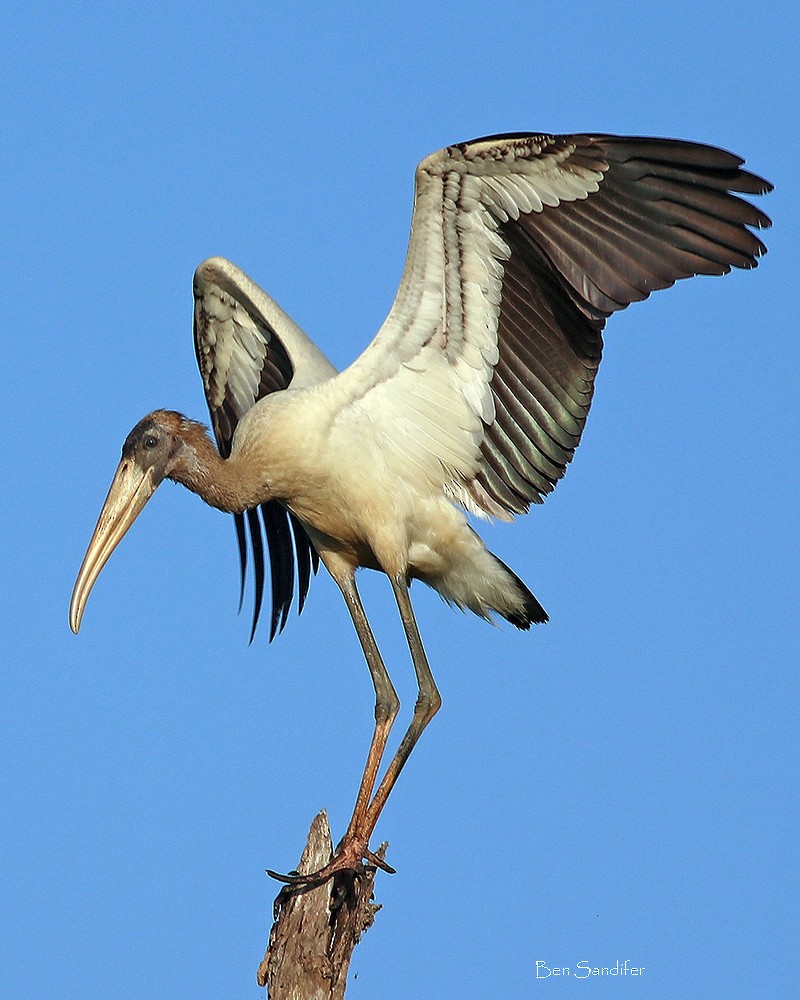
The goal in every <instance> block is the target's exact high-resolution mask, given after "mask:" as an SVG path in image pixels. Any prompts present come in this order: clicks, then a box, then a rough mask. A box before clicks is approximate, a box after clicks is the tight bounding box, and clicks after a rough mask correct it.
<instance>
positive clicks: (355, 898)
mask: <svg viewBox="0 0 800 1000" xmlns="http://www.w3.org/2000/svg"><path fill="white" fill-rule="evenodd" d="M385 850H386V844H383V845H382V846H381V848H380V850H379V851H378V856H379V857H381V858H382V857H383V856H384V853H385ZM332 854H333V846H332V842H331V831H330V826H329V825H328V815H327V813H326V812H325V810H323V811H322V812H321V813H320V814H319V815H318V816H316V817H315V818H314V820H313V822H312V824H311V829H310V830H309V832H308V842H307V844H306V847H305V850H304V851H303V855H302V857H301V858H300V864H299V865H298V866H297V870H298V871H299V872H300V873H301V874H308V873H309V872H314V871H318V870H319V869H320V868H322V867H323V866H324V865H326V864H327V863H328V861H330V859H331V856H332ZM374 879H375V870H374V868H372V867H371V866H369V867H366V866H362V868H361V869H360V870H359V872H358V873H357V874H356V875H351V874H342V875H337V876H335V877H334V878H332V879H329V880H328V881H327V882H325V883H324V884H323V885H321V886H317V887H316V888H313V889H304V890H300V891H298V890H296V889H292V888H291V887H288V886H287V887H286V888H284V889H282V890H281V892H280V893H279V894H278V897H277V899H276V900H275V922H274V923H273V925H272V929H271V931H270V934H269V944H268V946H267V950H266V952H265V954H264V960H263V961H262V962H261V965H259V967H258V974H257V977H256V978H257V981H258V985H259V986H266V987H267V996H268V997H269V1000H342V998H343V997H344V991H345V988H346V986H347V970H348V968H349V966H350V959H351V957H352V954H353V949H354V948H355V946H356V945H357V944H358V941H359V939H360V937H361V935H362V934H363V933H364V931H365V930H367V928H368V927H370V926H371V924H372V921H373V920H374V919H375V914H376V913H377V911H378V910H379V909H380V905H379V904H377V903H374V902H373V882H374Z"/></svg>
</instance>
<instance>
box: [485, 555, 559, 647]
mask: <svg viewBox="0 0 800 1000" xmlns="http://www.w3.org/2000/svg"><path fill="white" fill-rule="evenodd" d="M492 554H493V555H494V553H492ZM495 559H497V556H495ZM497 561H498V562H499V563H500V565H501V566H502V567H503V569H504V570H505V571H506V573H508V575H509V576H510V577H512V579H513V580H514V582H515V583H516V585H517V587H518V588H519V591H520V593H521V594H522V597H523V598H524V601H525V606H524V607H523V609H522V611H518V612H512V613H510V614H506V613H505V612H503V611H501V612H500V614H501V615H502V616H503V618H505V619H506V621H509V622H511V624H512V625H516V627H517V628H521V629H526V630H527V629H529V628H530V627H531V625H543V624H544V623H545V622H547V621H550V616H549V615H548V614H547V612H546V611H545V610H544V608H543V607H542V606H541V604H540V603H539V602H538V601H537V600H536V598H535V597H534V596H533V594H532V593H531V592H530V590H528V588H527V587H526V586H525V584H524V583H523V582H522V580H520V578H519V577H518V576H517V574H516V573H515V572H514V570H513V569H510V568H509V567H508V566H506V564H505V563H504V562H503V560H502V559H497Z"/></svg>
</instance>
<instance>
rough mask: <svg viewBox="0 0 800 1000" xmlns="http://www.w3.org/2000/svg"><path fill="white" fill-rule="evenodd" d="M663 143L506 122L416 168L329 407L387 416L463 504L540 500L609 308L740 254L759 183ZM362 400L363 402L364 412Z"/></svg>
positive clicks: (697, 148) (720, 160) (741, 261)
mask: <svg viewBox="0 0 800 1000" xmlns="http://www.w3.org/2000/svg"><path fill="white" fill-rule="evenodd" d="M742 162H743V161H742V160H741V159H740V158H739V157H737V156H735V155H733V154H731V153H728V152H725V151H724V150H720V149H716V148H715V147H711V146H704V145H701V144H698V143H692V142H683V141H680V140H672V139H650V138H636V137H634V138H625V137H620V136H613V135H565V136H552V135H521V134H519V135H505V136H492V137H488V138H486V139H478V140H475V141H473V142H468V143H462V144H460V145H457V146H450V147H447V148H446V149H444V150H441V151H440V152H438V153H435V154H433V155H432V156H429V157H428V158H427V159H425V160H423V161H422V163H421V164H420V165H419V167H418V169H417V174H416V184H415V203H414V214H413V218H412V228H411V238H410V242H409V250H408V256H407V258H406V265H405V269H404V272H403V277H402V280H401V284H400V289H399V291H398V294H397V298H396V300H395V302H394V305H393V306H392V309H391V311H390V313H389V316H388V317H387V319H386V322H385V323H384V324H383V326H382V327H381V329H380V331H379V332H378V335H377V336H376V338H375V340H374V341H373V342H372V344H371V345H370V346H369V347H368V348H367V350H366V351H365V352H364V353H363V354H362V355H361V357H360V358H358V359H357V360H356V362H355V363H354V364H353V365H352V366H351V367H350V368H349V369H347V370H346V371H345V372H343V373H342V374H341V375H340V376H339V377H338V379H337V380H336V381H337V382H340V392H341V393H342V398H343V399H345V400H347V402H346V404H345V405H343V407H342V411H341V415H340V418H341V419H343V420H346V419H349V418H350V417H351V416H353V417H356V418H358V419H363V417H364V416H365V415H370V416H371V418H372V419H380V421H381V423H382V425H383V426H384V427H385V428H386V444H387V448H389V449H394V451H395V453H396V455H397V459H398V461H397V466H396V467H397V468H398V469H402V468H410V469H414V475H415V476H419V475H420V474H421V473H422V474H423V475H425V476H427V477H428V479H429V480H430V481H431V482H432V483H438V484H439V485H440V486H441V487H442V488H443V489H444V490H445V492H446V493H448V494H449V495H451V496H452V497H453V498H454V499H456V500H458V501H459V502H461V503H462V504H463V505H464V506H465V507H467V508H468V509H470V510H472V511H473V512H475V513H478V514H483V515H492V516H497V517H500V518H504V519H509V518H510V517H512V516H513V515H515V514H517V513H522V512H524V511H526V510H527V509H528V507H529V505H530V504H531V503H533V502H541V501H542V499H543V498H544V496H545V495H546V494H547V493H549V492H550V491H551V490H552V489H553V488H554V486H555V484H556V483H557V481H558V480H559V479H560V478H561V477H562V476H563V475H564V473H565V471H566V467H567V465H568V463H569V462H570V461H571V459H572V457H573V455H574V452H575V448H576V447H577V445H578V443H579V442H580V438H581V434H582V431H583V427H584V425H585V421H586V417H587V414H588V411H589V407H590V404H591V400H592V392H593V387H594V378H595V375H596V372H597V369H598V366H599V363H600V358H601V355H602V349H603V341H602V331H603V327H604V325H605V321H606V319H607V318H608V316H610V315H611V314H612V313H613V312H615V311H617V310H619V309H624V308H625V307H626V306H627V305H629V304H630V303H631V302H634V301H640V300H642V299H645V298H647V296H648V295H649V294H650V293H651V292H652V291H654V290H656V289H659V288H666V287H668V286H669V285H671V284H673V283H674V282H675V281H676V280H678V279H680V278H684V277H689V276H690V275H693V274H724V273H726V272H727V271H729V270H730V269H731V268H732V267H739V268H751V267H754V266H755V265H756V263H757V258H758V257H759V256H760V255H761V254H763V253H764V252H765V247H764V245H763V243H762V242H761V241H760V240H759V239H758V237H757V236H756V235H755V233H754V232H753V231H752V230H753V229H758V228H762V227H766V226H768V225H769V224H770V222H769V219H768V218H767V216H766V215H764V213H763V212H761V211H760V210H759V209H757V208H756V207H754V206H753V205H752V204H750V203H749V202H747V201H745V200H744V199H743V198H741V197H739V195H740V194H763V193H765V192H767V191H769V190H770V189H771V185H769V184H768V183H767V182H766V181H764V180H762V179H761V178H759V177H756V176H755V175H754V174H751V173H749V172H747V171H745V170H743V169H742ZM365 411H366V413H365Z"/></svg>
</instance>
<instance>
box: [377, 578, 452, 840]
mask: <svg viewBox="0 0 800 1000" xmlns="http://www.w3.org/2000/svg"><path fill="white" fill-rule="evenodd" d="M390 580H391V583H392V589H393V590H394V596H395V598H396V600H397V607H398V608H399V610H400V619H401V621H402V622H403V628H404V629H405V633H406V639H407V640H408V648H409V650H410V651H411V659H412V661H413V663H414V671H415V673H416V675H417V686H418V688H419V692H418V695H417V703H416V705H415V706H414V716H413V718H412V719H411V724H410V725H409V727H408V729H407V730H406V734H405V736H404V737H403V739H402V740H401V742H400V746H399V747H398V748H397V753H396V754H395V755H394V757H393V758H392V761H391V763H390V764H389V766H388V768H387V769H386V773H385V774H384V776H383V780H382V781H381V783H380V785H379V786H378V790H377V792H375V797H374V798H373V800H372V802H370V804H369V808H368V809H367V813H366V816H365V820H364V823H365V826H364V828H363V830H362V831H360V832H361V833H362V836H363V838H364V840H365V842H368V841H369V838H370V837H371V836H372V832H373V830H374V829H375V824H376V823H377V822H378V817H379V816H380V814H381V811H382V810H383V807H384V806H385V805H386V800H387V799H388V798H389V793H390V792H391V790H392V788H394V783H395V782H396V781H397V778H398V776H399V774H400V772H401V771H402V770H403V767H404V766H405V763H406V761H407V760H408V758H409V757H410V755H411V751H412V750H413V749H414V746H415V745H416V742H417V740H418V739H419V738H420V736H421V735H422V731H423V730H424V729H425V727H426V726H427V725H428V723H429V722H430V721H431V719H432V718H433V717H434V715H436V713H437V712H438V711H439V708H440V707H441V704H442V697H441V695H440V694H439V690H438V688H437V687H436V683H435V681H434V679H433V674H432V673H431V668H430V666H429V665H428V658H427V656H426V655H425V650H424V648H423V646H422V639H421V638H420V634H419V629H418V628H417V620H416V618H415V617H414V609H413V608H412V606H411V598H410V597H409V594H408V584H407V582H406V580H405V578H404V577H390Z"/></svg>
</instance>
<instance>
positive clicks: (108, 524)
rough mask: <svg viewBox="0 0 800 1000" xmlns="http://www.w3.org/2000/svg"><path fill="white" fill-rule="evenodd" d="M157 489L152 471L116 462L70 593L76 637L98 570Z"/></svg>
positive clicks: (124, 462) (71, 612)
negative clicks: (104, 499) (109, 485)
mask: <svg viewBox="0 0 800 1000" xmlns="http://www.w3.org/2000/svg"><path fill="white" fill-rule="evenodd" d="M157 486H158V482H157V481H155V478H154V476H153V469H152V468H150V469H147V470H144V469H142V468H140V467H139V466H138V465H137V464H136V463H135V462H132V461H131V460H130V459H127V458H123V460H122V461H121V462H120V463H119V466H118V467H117V471H116V473H115V474H114V479H113V480H112V482H111V488H110V489H109V491H108V496H107V497H106V502H105V503H104V504H103V509H102V510H101V511H100V517H99V518H98V519H97V526H96V527H95V529H94V534H93V535H92V538H91V541H90V542H89V547H88V549H87V550H86V555H85V556H84V559H83V563H82V565H81V568H80V572H79V573H78V579H77V580H76V581H75V589H74V590H73V591H72V601H71V602H70V606H69V627H70V628H71V629H72V631H73V632H74V633H75V634H76V635H77V634H78V629H79V628H80V627H81V619H82V618H83V610H84V608H85V607H86V602H87V600H88V599H89V594H90V593H91V590H92V587H93V586H94V582H95V580H96V579H97V577H98V576H99V575H100V570H102V568H103V567H104V566H105V564H106V563H107V562H108V559H109V556H110V555H111V553H112V552H113V551H114V549H115V548H116V547H117V545H119V543H120V541H121V540H122V537H123V535H124V534H125V532H126V531H127V530H128V528H130V526H131V525H132V524H133V522H134V521H135V520H136V518H137V517H138V516H139V514H140V513H141V511H142V508H143V507H144V505H145V504H146V503H147V501H148V500H149V499H150V497H151V496H152V495H153V493H155V491H156V487H157Z"/></svg>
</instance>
